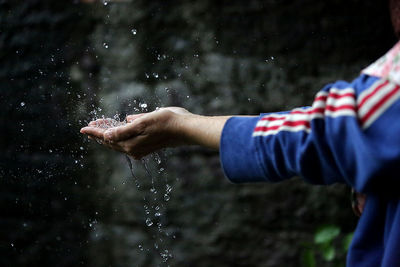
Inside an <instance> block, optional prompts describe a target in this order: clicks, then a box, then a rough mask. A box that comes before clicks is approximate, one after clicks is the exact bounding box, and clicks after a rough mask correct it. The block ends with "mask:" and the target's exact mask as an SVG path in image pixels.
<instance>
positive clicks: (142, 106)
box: [139, 103, 147, 108]
mask: <svg viewBox="0 0 400 267" xmlns="http://www.w3.org/2000/svg"><path fill="white" fill-rule="evenodd" d="M139 107H141V108H147V104H146V103H141V104H139Z"/></svg>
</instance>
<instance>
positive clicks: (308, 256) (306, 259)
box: [301, 249, 316, 267]
mask: <svg viewBox="0 0 400 267" xmlns="http://www.w3.org/2000/svg"><path fill="white" fill-rule="evenodd" d="M301 256H302V266H303V267H315V266H316V263H315V256H314V252H313V251H312V250H311V249H307V250H305V251H304V252H303V253H302V255H301Z"/></svg>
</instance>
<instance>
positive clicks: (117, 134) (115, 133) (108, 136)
mask: <svg viewBox="0 0 400 267" xmlns="http://www.w3.org/2000/svg"><path fill="white" fill-rule="evenodd" d="M143 130H144V126H143V123H142V122H137V121H135V122H132V123H129V124H126V125H123V126H118V127H113V128H110V129H107V130H106V131H105V132H104V135H103V137H104V140H106V141H109V142H119V141H122V140H126V139H129V138H133V137H136V136H138V135H140V134H142V133H143Z"/></svg>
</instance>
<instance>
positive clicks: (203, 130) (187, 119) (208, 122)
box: [176, 114, 231, 149]
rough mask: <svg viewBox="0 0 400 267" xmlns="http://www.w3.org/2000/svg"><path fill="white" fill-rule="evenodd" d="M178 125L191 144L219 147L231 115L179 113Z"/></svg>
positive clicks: (187, 142)
mask: <svg viewBox="0 0 400 267" xmlns="http://www.w3.org/2000/svg"><path fill="white" fill-rule="evenodd" d="M177 117H178V118H177V119H176V127H177V129H178V131H179V132H180V135H181V136H182V137H183V139H184V140H185V143H186V144H189V145H200V146H205V147H209V148H213V149H219V142H220V138H221V133H222V129H223V127H224V125H225V122H226V121H227V120H228V119H229V118H230V117H231V116H201V115H195V114H190V115H178V116H177Z"/></svg>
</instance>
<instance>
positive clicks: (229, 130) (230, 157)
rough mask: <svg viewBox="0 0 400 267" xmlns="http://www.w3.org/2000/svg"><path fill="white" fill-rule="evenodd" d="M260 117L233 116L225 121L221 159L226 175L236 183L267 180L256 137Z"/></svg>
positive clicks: (221, 143) (221, 142)
mask: <svg viewBox="0 0 400 267" xmlns="http://www.w3.org/2000/svg"><path fill="white" fill-rule="evenodd" d="M258 120H259V117H231V118H230V119H228V121H227V122H226V123H225V125H224V128H223V130H222V135H221V141H220V159H221V165H222V169H223V170H224V174H225V176H226V177H227V178H228V179H229V180H230V181H231V182H234V183H244V182H261V181H266V180H267V179H266V178H265V175H264V172H263V170H262V167H261V164H260V160H259V157H258V152H257V150H256V144H255V138H253V137H252V134H253V131H254V128H255V126H256V124H257V122H258Z"/></svg>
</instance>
